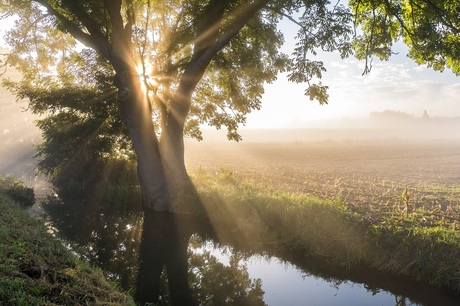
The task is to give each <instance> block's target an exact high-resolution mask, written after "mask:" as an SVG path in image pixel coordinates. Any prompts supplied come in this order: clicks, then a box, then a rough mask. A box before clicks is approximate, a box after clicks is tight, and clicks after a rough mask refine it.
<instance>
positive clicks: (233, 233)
mask: <svg viewBox="0 0 460 306" xmlns="http://www.w3.org/2000/svg"><path fill="white" fill-rule="evenodd" d="M192 179H193V181H194V183H195V184H196V187H197V189H198V193H199V195H200V198H201V201H202V206H203V209H204V213H203V214H204V215H205V216H206V217H207V218H208V219H209V221H210V222H211V224H212V225H213V227H214V229H215V231H216V233H217V235H218V236H219V237H220V238H221V239H222V240H224V241H225V240H228V241H233V242H234V243H238V244H241V245H250V247H252V248H257V246H258V245H264V244H270V245H272V246H275V247H277V248H287V249H291V250H295V251H302V252H304V253H305V255H308V256H321V257H324V258H326V259H327V260H328V261H329V262H330V263H331V264H339V265H342V266H346V267H349V268H352V267H362V266H366V267H371V268H374V269H377V270H380V271H386V272H390V273H393V274H400V275H404V276H409V277H412V278H415V279H417V280H421V281H425V282H429V283H431V284H435V285H437V286H444V287H448V288H451V289H453V290H455V291H460V260H459V258H460V235H459V232H458V231H456V230H455V229H451V228H448V227H445V226H442V224H440V225H439V226H433V224H430V225H429V226H424V224H422V223H421V222H418V221H417V220H418V219H417V218H416V215H414V214H409V213H407V211H406V212H404V213H403V214H401V213H397V214H394V215H387V216H386V217H385V218H384V219H383V220H381V221H379V222H378V223H372V222H369V220H368V219H366V218H365V217H364V216H363V215H360V214H359V213H357V212H352V211H351V210H350V209H349V208H348V207H347V205H346V203H344V202H343V201H342V200H341V199H340V198H339V197H335V198H325V199H320V198H318V197H312V196H308V195H306V194H303V193H289V192H283V191H280V190H276V189H272V188H271V187H270V186H267V185H263V184H259V183H257V182H254V181H251V180H250V179H247V178H240V177H237V176H236V175H234V174H233V173H232V172H231V171H229V170H225V169H222V170H221V171H219V172H217V173H214V174H210V173H206V172H203V171H197V172H196V173H195V174H194V175H193V176H192ZM407 204H408V203H407ZM404 208H406V206H405V207H404Z"/></svg>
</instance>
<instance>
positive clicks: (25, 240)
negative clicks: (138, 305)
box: [0, 184, 135, 306]
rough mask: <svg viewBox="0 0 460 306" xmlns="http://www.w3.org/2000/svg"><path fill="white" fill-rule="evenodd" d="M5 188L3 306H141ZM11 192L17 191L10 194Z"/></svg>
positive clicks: (0, 265)
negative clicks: (51, 231)
mask: <svg viewBox="0 0 460 306" xmlns="http://www.w3.org/2000/svg"><path fill="white" fill-rule="evenodd" d="M5 188H6V187H5V185H4V184H3V185H1V186H0V210H1V212H2V213H1V214H0V301H1V303H0V304H1V305H24V306H25V305H135V304H134V302H133V300H132V298H131V297H130V296H128V295H127V294H123V293H120V292H119V291H118V290H117V289H116V287H115V286H114V285H113V284H111V283H109V282H108V281H107V280H106V279H105V278H104V276H103V274H102V271H100V270H98V269H97V268H95V267H93V266H90V265H89V264H87V263H85V262H83V261H81V260H79V259H78V258H77V257H76V256H75V255H74V254H72V252H71V251H70V250H69V249H67V248H66V247H65V245H64V242H63V241H61V240H59V239H58V238H57V237H54V236H52V235H51V234H50V233H48V232H47V229H46V227H45V226H44V224H43V221H42V220H36V219H34V218H33V217H31V216H30V214H29V213H28V212H27V211H26V210H25V209H24V208H22V207H20V205H19V204H18V203H17V202H15V201H13V200H12V199H11V197H10V196H9V195H7V193H8V192H5ZM9 194H11V193H9Z"/></svg>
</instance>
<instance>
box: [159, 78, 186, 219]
mask: <svg viewBox="0 0 460 306" xmlns="http://www.w3.org/2000/svg"><path fill="white" fill-rule="evenodd" d="M178 92H179V93H176V95H175V98H174V99H173V100H172V101H171V107H170V111H169V113H168V116H167V117H166V124H165V126H164V129H163V130H162V133H161V140H160V152H161V157H162V160H163V166H164V169H165V175H166V179H167V182H168V186H169V192H170V201H171V202H170V208H169V211H170V212H175V213H180V212H187V211H188V210H189V208H190V204H191V203H190V201H193V193H194V189H193V186H192V183H191V181H190V178H189V176H188V174H187V170H186V167H185V146H184V124H185V120H186V117H187V114H188V111H189V106H190V100H191V98H186V97H184V96H183V95H182V94H180V87H179V88H178ZM178 96H180V97H181V98H180V99H177V97H178Z"/></svg>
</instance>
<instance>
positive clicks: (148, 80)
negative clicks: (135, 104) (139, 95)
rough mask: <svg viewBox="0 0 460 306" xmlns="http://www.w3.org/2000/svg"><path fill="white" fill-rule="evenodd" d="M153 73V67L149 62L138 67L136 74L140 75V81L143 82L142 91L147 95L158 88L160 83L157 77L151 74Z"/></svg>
mask: <svg viewBox="0 0 460 306" xmlns="http://www.w3.org/2000/svg"><path fill="white" fill-rule="evenodd" d="M151 71H153V66H152V65H151V64H150V63H148V62H147V63H139V64H138V65H137V66H136V72H137V74H138V75H139V80H140V81H141V89H142V91H143V92H144V93H146V94H147V93H149V91H151V90H154V89H155V88H157V87H158V82H157V81H156V79H155V77H154V76H152V75H151V73H149V72H151Z"/></svg>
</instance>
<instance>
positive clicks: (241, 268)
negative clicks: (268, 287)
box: [189, 250, 265, 305]
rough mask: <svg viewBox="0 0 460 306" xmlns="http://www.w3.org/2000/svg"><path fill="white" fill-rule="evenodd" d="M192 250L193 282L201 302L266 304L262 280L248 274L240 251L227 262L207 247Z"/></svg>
mask: <svg viewBox="0 0 460 306" xmlns="http://www.w3.org/2000/svg"><path fill="white" fill-rule="evenodd" d="M189 254H190V256H189V262H190V272H191V273H190V274H189V278H190V286H191V288H192V291H193V292H194V295H195V296H196V297H197V298H198V300H199V301H200V303H201V304H202V305H265V303H264V302H263V296H264V291H263V290H262V281H261V280H260V279H254V280H252V279H250V278H249V273H248V271H247V267H246V265H245V264H243V262H244V259H245V258H243V257H242V256H241V255H239V254H238V253H232V254H231V255H230V260H229V264H228V265H224V264H223V263H221V262H219V261H218V259H217V258H216V257H215V256H213V255H212V254H211V252H209V251H207V250H205V251H204V252H202V253H193V252H190V253H189Z"/></svg>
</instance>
